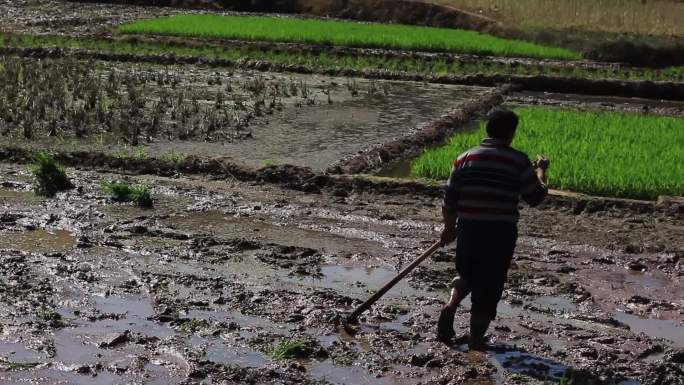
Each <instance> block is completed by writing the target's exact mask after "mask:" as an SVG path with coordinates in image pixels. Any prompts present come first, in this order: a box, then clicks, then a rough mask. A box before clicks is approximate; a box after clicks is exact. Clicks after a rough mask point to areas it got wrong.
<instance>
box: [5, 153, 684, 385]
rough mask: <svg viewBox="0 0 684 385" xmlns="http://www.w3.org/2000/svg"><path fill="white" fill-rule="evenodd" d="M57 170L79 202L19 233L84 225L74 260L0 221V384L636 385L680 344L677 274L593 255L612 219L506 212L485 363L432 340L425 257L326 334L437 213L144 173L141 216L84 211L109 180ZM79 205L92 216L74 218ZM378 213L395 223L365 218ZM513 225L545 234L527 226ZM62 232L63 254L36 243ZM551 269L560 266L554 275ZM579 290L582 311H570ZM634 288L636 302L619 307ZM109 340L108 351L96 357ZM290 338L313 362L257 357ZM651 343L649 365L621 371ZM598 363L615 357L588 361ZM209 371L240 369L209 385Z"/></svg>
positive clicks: (424, 206)
mask: <svg viewBox="0 0 684 385" xmlns="http://www.w3.org/2000/svg"><path fill="white" fill-rule="evenodd" d="M0 167H7V166H3V165H0ZM3 175H5V174H2V173H0V181H2V180H4V179H3V178H5V177H3ZM73 175H74V178H75V181H76V182H77V183H78V184H79V185H83V186H84V193H83V194H81V195H78V194H74V195H73V196H70V197H69V199H71V200H72V201H71V202H69V203H70V204H63V203H62V202H61V201H50V202H48V203H46V204H43V205H40V206H37V207H36V206H34V205H31V204H30V203H28V202H26V203H25V205H26V207H31V210H32V212H33V215H35V216H37V217H39V218H41V217H43V216H45V215H46V214H48V213H50V212H52V213H53V214H54V213H57V215H58V216H62V215H63V216H68V217H69V218H88V219H89V222H88V224H89V226H78V227H77V229H78V231H77V234H78V236H79V237H82V236H84V235H85V236H87V237H88V238H89V240H90V241H91V243H93V246H92V247H83V244H82V242H81V241H79V246H80V247H75V245H74V244H73V238H72V239H69V237H68V236H67V234H61V235H58V233H56V232H53V231H52V230H47V231H41V230H36V231H28V230H24V229H23V226H22V225H21V223H22V222H19V223H11V222H8V223H7V224H4V226H5V228H4V229H3V233H2V234H3V235H8V234H9V235H12V236H15V235H16V236H17V237H24V240H23V241H22V244H21V247H20V248H21V249H22V250H23V251H24V252H25V253H19V252H16V251H9V250H5V251H3V252H2V253H0V258H2V262H3V270H2V272H1V274H2V275H1V277H2V279H1V280H0V300H1V301H2V304H3V308H5V309H7V310H6V311H3V312H0V324H2V328H3V331H2V333H1V334H0V359H1V360H6V361H10V362H15V363H40V365H39V366H38V367H36V368H34V369H21V370H14V371H0V383H3V384H4V383H10V384H13V383H22V382H28V383H31V382H32V383H36V384H42V383H47V384H58V383H65V384H81V383H83V384H86V383H95V384H98V383H103V384H128V383H136V381H137V382H138V383H140V382H142V383H146V384H147V383H151V384H179V383H183V382H185V383H188V382H191V383H192V382H193V381H195V379H196V381H195V382H196V383H206V384H209V383H212V382H213V383H221V382H222V381H223V382H226V383H231V381H232V382H236V381H237V380H235V378H249V376H252V375H253V376H256V377H255V378H267V379H268V378H271V377H269V376H270V375H271V374H269V373H277V375H278V376H279V377H278V379H277V380H273V379H271V380H263V383H267V384H275V383H282V382H288V383H306V382H307V381H314V380H321V379H325V380H327V381H328V382H330V383H335V384H395V383H399V384H407V385H408V384H418V383H423V384H430V383H449V381H452V380H454V379H458V381H461V380H462V383H469V384H482V385H484V384H486V385H491V384H506V383H514V382H516V381H524V382H525V383H529V384H531V385H540V384H543V383H544V380H545V379H549V378H556V379H557V378H559V373H560V372H561V371H562V370H563V369H564V368H566V367H590V368H592V369H591V370H592V371H597V372H603V371H604V370H606V371H607V370H610V371H614V373H618V374H619V376H620V378H621V379H622V378H628V379H634V380H633V381H632V382H630V384H638V383H639V382H637V381H641V383H643V384H649V383H654V382H653V381H652V380H650V377H648V376H649V375H650V373H653V372H654V368H656V367H657V366H658V365H664V364H665V363H666V362H665V361H666V360H668V359H669V358H668V357H670V355H669V354H670V352H669V349H672V348H676V347H677V346H681V339H679V338H678V335H679V334H681V331H682V330H681V327H680V326H679V325H681V315H680V314H679V313H678V312H679V311H680V310H681V305H680V303H681V301H680V297H681V296H680V295H679V293H680V292H681V290H682V289H681V282H680V280H679V279H678V278H677V277H678V276H677V269H678V267H677V265H676V264H674V263H672V262H663V261H662V260H661V259H663V258H664V257H667V258H669V257H670V256H671V255H672V253H671V252H670V251H669V250H670V248H672V247H674V246H672V247H670V246H668V248H667V249H666V252H664V253H652V254H643V255H625V254H624V253H622V252H620V251H616V250H615V248H614V247H612V246H611V245H612V242H614V240H613V239H608V241H606V242H605V243H601V241H596V240H595V239H594V238H590V236H593V235H595V234H597V233H598V232H600V231H603V230H604V229H607V230H611V231H612V232H620V231H624V230H623V229H624V227H623V222H622V221H623V220H624V219H623V216H620V217H619V218H618V219H614V218H613V217H609V218H608V219H606V218H605V217H602V216H600V215H595V216H592V217H590V218H586V217H584V216H582V215H579V216H578V215H570V214H564V213H554V212H551V211H546V212H543V213H541V212H537V211H526V216H523V219H522V223H521V233H522V234H521V235H522V236H521V239H520V248H519V250H518V251H519V252H518V256H517V259H516V267H515V268H514V269H513V270H512V271H511V282H510V284H509V286H508V287H507V291H506V295H505V298H504V300H503V301H501V302H500V304H499V307H498V312H499V317H498V318H497V320H495V321H494V323H493V325H492V328H491V329H490V332H489V334H490V342H491V344H492V345H493V347H494V348H493V349H492V350H491V351H489V352H487V353H486V354H479V355H478V354H472V352H467V351H465V350H466V349H463V348H461V347H459V346H446V345H444V344H441V343H437V342H436V341H434V326H435V320H436V315H437V314H438V312H439V309H440V307H441V305H442V303H443V301H444V300H445V299H446V296H447V293H446V290H445V289H444V288H443V285H442V286H440V285H436V284H443V283H445V282H448V279H450V278H451V275H452V274H453V264H452V263H447V262H443V259H441V258H440V259H436V260H435V261H427V262H425V263H424V264H423V265H422V266H421V269H420V270H417V271H415V272H414V273H413V275H412V279H411V280H406V281H404V282H402V283H400V285H398V286H397V287H396V288H395V289H393V290H392V291H390V293H388V294H387V295H386V296H385V297H383V298H382V299H381V300H380V301H379V302H378V303H377V304H376V306H374V307H373V308H372V309H371V310H370V311H369V312H367V313H365V314H364V316H363V317H362V320H361V324H360V325H359V326H358V333H357V334H356V335H355V336H349V335H345V334H342V333H339V332H338V325H339V321H340V320H341V319H342V317H344V316H345V315H346V314H348V313H349V312H350V311H351V310H352V309H353V308H354V307H355V306H356V305H358V304H359V303H360V300H364V299H366V298H367V297H369V296H370V295H371V293H372V292H373V291H374V290H375V289H377V288H378V287H380V286H381V285H382V284H384V283H385V281H387V280H388V279H389V278H390V277H392V276H393V275H394V274H396V271H397V270H398V269H399V268H401V266H403V265H404V264H405V263H407V262H408V261H410V260H411V259H412V257H413V256H414V255H415V254H416V252H417V251H419V250H422V249H424V247H425V245H426V244H427V240H428V239H431V238H432V237H434V236H436V230H437V229H438V228H439V226H438V220H439V219H438V218H439V217H438V215H439V213H438V207H439V206H438V203H439V202H438V201H437V200H434V201H429V200H428V199H427V198H425V197H418V196H406V197H404V196H399V195H395V196H384V195H381V196H380V195H379V196H376V195H371V196H365V195H363V194H356V193H354V194H352V195H351V196H350V197H348V198H346V199H345V200H344V201H343V202H342V201H340V200H339V198H338V197H332V196H330V195H329V194H327V193H324V194H317V195H303V194H300V193H297V192H293V191H290V190H282V189H279V188H276V187H273V186H265V185H260V186H251V185H241V184H227V183H225V182H224V181H217V182H212V181H201V183H199V182H197V181H189V180H185V181H184V180H171V179H166V178H156V177H145V178H146V179H144V180H140V182H143V181H144V182H145V183H146V184H149V185H153V186H155V196H157V197H158V198H159V205H158V206H157V208H155V209H154V210H139V209H137V208H133V207H132V206H125V205H110V204H105V203H103V202H104V201H103V200H101V199H100V200H98V199H99V198H98V195H97V194H98V193H96V192H95V191H97V189H98V187H97V186H98V183H99V180H98V179H100V178H102V179H109V178H110V177H111V176H110V175H97V174H95V173H82V172H79V171H73ZM141 179H142V177H141ZM198 186H202V188H199V187H198ZM20 188H23V187H22V186H19V187H17V189H20ZM93 201H96V203H94V204H93ZM283 201H285V202H287V203H286V204H283ZM417 202H420V203H421V204H417ZM76 203H81V204H76ZM257 206H258V207H259V209H255V207H257ZM9 207H10V208H9V209H8V210H9V212H10V214H12V213H13V212H14V211H15V210H19V211H21V212H24V211H25V210H26V208H24V207H23V204H22V203H21V201H16V202H15V203H13V204H12V205H11V206H9ZM55 207H57V208H55ZM89 207H97V209H96V211H97V213H99V214H101V215H84V214H86V213H89V212H90V209H89ZM200 208H201V209H203V210H206V211H203V212H198V211H197V210H198V209H200ZM384 214H391V215H393V216H394V217H395V218H397V219H391V220H387V219H380V218H384V216H381V215H384ZM530 216H533V217H534V221H545V220H546V222H542V223H541V225H539V227H540V228H537V227H535V228H533V229H532V230H530V227H531V226H532V224H535V223H534V222H533V221H532V219H530ZM644 218H646V216H644ZM90 220H92V221H90ZM668 220H670V219H668ZM587 223H591V225H592V229H593V230H592V231H591V232H586V231H581V232H579V234H580V235H578V236H576V237H575V238H573V240H572V242H568V241H562V240H560V239H559V238H560V237H559V236H558V235H555V234H554V233H551V232H548V230H549V229H553V228H554V226H560V227H562V230H563V235H565V236H567V234H572V232H573V231H578V230H577V229H578V228H579V229H581V227H580V226H581V225H583V224H587ZM630 223H631V222H630ZM668 223H669V224H668V227H666V228H665V230H663V229H660V228H658V229H657V230H653V228H649V229H648V230H646V229H645V228H643V229H642V228H640V229H639V230H638V231H636V230H635V231H631V230H630V232H629V235H630V239H631V240H635V239H651V238H652V237H655V236H658V235H659V234H665V235H668V236H669V238H666V239H670V240H669V241H667V242H669V243H667V242H666V245H675V246H676V245H678V244H677V243H676V241H672V240H673V239H677V238H676V237H674V236H672V235H673V234H675V233H676V230H677V229H678V227H677V226H679V225H678V224H677V222H676V221H674V222H668ZM39 228H40V227H39ZM145 229H147V231H142V230H145ZM628 229H629V228H628ZM669 229H673V230H669ZM542 231H547V232H544V233H543V234H542V235H543V236H539V233H540V232H542ZM668 231H672V232H668ZM50 233H52V234H50ZM533 234H534V235H533ZM609 234H612V233H609ZM607 236H610V235H607ZM63 237H65V239H66V240H67V241H65V242H61V243H60V242H57V241H56V240H58V239H61V238H63ZM72 237H73V236H72ZM17 239H19V238H17ZM29 240H30V242H29ZM673 242H674V243H673ZM36 243H41V244H42V243H45V244H49V245H50V246H49V248H51V249H60V248H61V250H64V251H63V252H62V253H63V256H49V255H45V254H43V253H42V252H36V251H35V250H36V246H35V244H36ZM244 245H246V247H245V246H244ZM292 246H296V247H297V248H294V252H291V251H289V250H291V249H293V248H292ZM608 246H610V247H608ZM677 247H679V246H677ZM2 248H3V249H4V248H5V246H3V247H2ZM8 248H9V247H8ZM45 249H47V247H46V248H45ZM38 250H40V249H38ZM441 257H446V256H445V255H442V256H441ZM667 258H666V259H667ZM594 260H599V261H612V263H611V264H605V263H600V262H594ZM632 260H643V261H644V263H645V264H646V265H647V267H648V269H646V271H645V272H643V273H635V272H630V271H628V270H626V269H625V266H627V265H628V263H629V262H630V261H632ZM438 261H439V262H438ZM561 267H563V268H572V269H571V270H567V271H570V273H567V272H565V273H563V272H559V270H560V268H561ZM573 269H574V270H573ZM563 271H566V270H563ZM433 284H435V285H433ZM571 284H572V285H571ZM573 285H574V286H573ZM575 287H576V289H572V288H575ZM580 289H582V290H586V291H588V292H590V297H589V298H588V299H582V298H584V296H581V295H578V293H580V294H581V293H583V291H582V290H580ZM7 293H9V295H8V294H7ZM636 293H640V294H641V295H643V296H646V297H648V299H649V300H650V302H649V304H646V305H638V304H636V305H635V303H633V302H634V301H632V302H631V303H630V302H629V300H630V298H632V297H633V295H634V294H636ZM625 304H630V306H625ZM41 305H43V306H47V307H49V308H52V309H54V310H55V311H56V312H57V313H58V314H59V315H60V316H61V321H62V323H61V324H59V323H58V324H50V323H49V322H46V321H41V320H40V319H39V317H38V309H39V306H41ZM469 307H470V305H469V300H466V301H464V304H463V307H462V308H461V309H460V310H459V312H458V313H457V317H456V323H455V328H456V331H457V333H459V334H460V333H462V332H464V331H466V330H467V325H468V315H469ZM616 309H617V310H618V311H620V312H621V313H622V314H616ZM622 310H625V311H632V312H633V313H634V314H626V313H625V312H624V311H622ZM649 318H650V320H649ZM611 319H614V320H613V321H611ZM187 320H196V321H197V320H202V321H203V322H205V323H201V322H200V323H199V324H200V325H204V326H202V327H200V328H199V329H198V330H194V331H189V330H184V329H183V328H181V327H180V325H181V324H182V322H183V321H187ZM615 321H618V322H619V323H623V324H626V325H628V326H630V329H627V328H626V327H621V326H620V325H619V324H618V323H616V322H615ZM616 325H617V326H616ZM127 331H128V337H127V339H123V340H120V341H119V343H115V344H113V346H109V347H107V346H105V345H106V344H105V345H103V344H102V343H103V342H106V341H112V339H113V338H116V337H119V336H121V335H124V334H125V333H126V332H127ZM642 333H643V334H642ZM305 336H306V337H311V338H313V339H314V340H316V341H318V342H319V343H320V345H321V347H322V348H323V349H325V351H326V352H327V354H328V357H327V358H311V359H308V360H302V361H275V360H273V359H272V358H271V357H270V355H269V351H271V349H272V347H273V346H275V345H276V344H277V343H279V342H280V341H284V340H287V339H292V338H302V337H305ZM656 344H657V345H661V346H662V347H663V349H662V350H663V352H662V353H659V352H657V351H656V353H655V354H647V355H646V358H644V359H640V358H637V356H638V355H639V354H640V353H641V352H648V350H647V349H649V348H650V347H651V346H653V345H656ZM459 348H460V349H459ZM607 355H610V357H615V359H614V360H607V361H605V362H604V360H603V357H606V356H607ZM593 356H597V357H601V358H600V359H599V360H596V359H594V358H591V357H593ZM614 361H615V362H618V364H615V365H613V362H614ZM213 365H227V366H228V367H233V368H241V370H247V371H248V372H244V373H237V374H235V373H233V375H234V376H237V375H240V376H242V377H231V378H232V380H229V378H228V377H221V376H223V374H221V373H220V371H219V370H217V369H216V367H214V366H213ZM0 367H2V362H1V361H0ZM632 368H634V369H632ZM603 373H605V372H603ZM668 373H669V372H668ZM673 373H674V372H673ZM94 374H96V375H94ZM191 374H192V375H191ZM195 376H197V377H195ZM45 379H50V380H49V381H48V382H46V381H45ZM256 383H259V381H257V382H256ZM616 383H620V382H619V381H616ZM664 383H672V384H676V383H677V382H676V381H674V380H673V381H669V382H667V381H666V382H664Z"/></svg>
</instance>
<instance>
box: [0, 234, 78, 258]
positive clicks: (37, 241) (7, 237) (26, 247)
mask: <svg viewBox="0 0 684 385" xmlns="http://www.w3.org/2000/svg"><path fill="white" fill-rule="evenodd" d="M74 242H75V240H74V236H73V235H72V233H71V232H69V231H66V230H45V229H37V230H33V231H23V232H8V233H4V234H2V236H0V249H19V250H22V251H28V252H33V253H53V252H64V251H67V250H69V249H71V248H72V247H73V246H74Z"/></svg>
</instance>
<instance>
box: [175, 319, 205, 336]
mask: <svg viewBox="0 0 684 385" xmlns="http://www.w3.org/2000/svg"><path fill="white" fill-rule="evenodd" d="M209 326H210V324H209V322H208V321H207V320H203V319H197V318H188V319H184V320H182V321H181V323H180V324H179V325H178V329H180V330H182V331H184V332H186V333H196V332H198V331H200V330H204V329H208V328H209Z"/></svg>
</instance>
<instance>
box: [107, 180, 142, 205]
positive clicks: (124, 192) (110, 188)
mask: <svg viewBox="0 0 684 385" xmlns="http://www.w3.org/2000/svg"><path fill="white" fill-rule="evenodd" d="M102 189H103V190H104V191H105V192H106V193H108V194H109V195H110V197H111V198H112V200H113V201H115V202H135V203H136V204H137V205H138V206H140V207H152V205H153V200H152V194H151V193H150V188H149V187H147V186H131V185H130V184H129V183H126V182H118V181H113V182H107V183H103V184H102Z"/></svg>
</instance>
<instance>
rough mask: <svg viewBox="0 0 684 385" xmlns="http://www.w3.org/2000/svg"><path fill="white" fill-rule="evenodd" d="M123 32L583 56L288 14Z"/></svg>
mask: <svg viewBox="0 0 684 385" xmlns="http://www.w3.org/2000/svg"><path fill="white" fill-rule="evenodd" d="M119 31H121V32H122V33H125V34H154V35H175V36H199V37H208V38H225V39H241V40H253V41H254V40H261V41H278V42H293V43H313V44H332V45H345V46H353V47H374V48H392V49H405V50H425V51H438V52H459V53H471V54H481V55H499V56H522V57H538V58H555V59H580V58H581V56H580V54H578V53H576V52H572V51H570V50H567V49H564V48H554V47H544V46H541V45H538V44H535V43H530V42H525V41H521V40H513V39H504V38H498V37H495V36H492V35H487V34H483V33H479V32H475V31H467V30H457V29H446V28H431V27H421V26H409V25H398V24H379V23H357V22H350V21H333V20H314V19H299V18H284V17H266V16H220V15H174V16H169V17H162V18H157V19H150V20H142V21H137V22H133V23H130V24H125V25H123V26H121V27H119Z"/></svg>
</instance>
